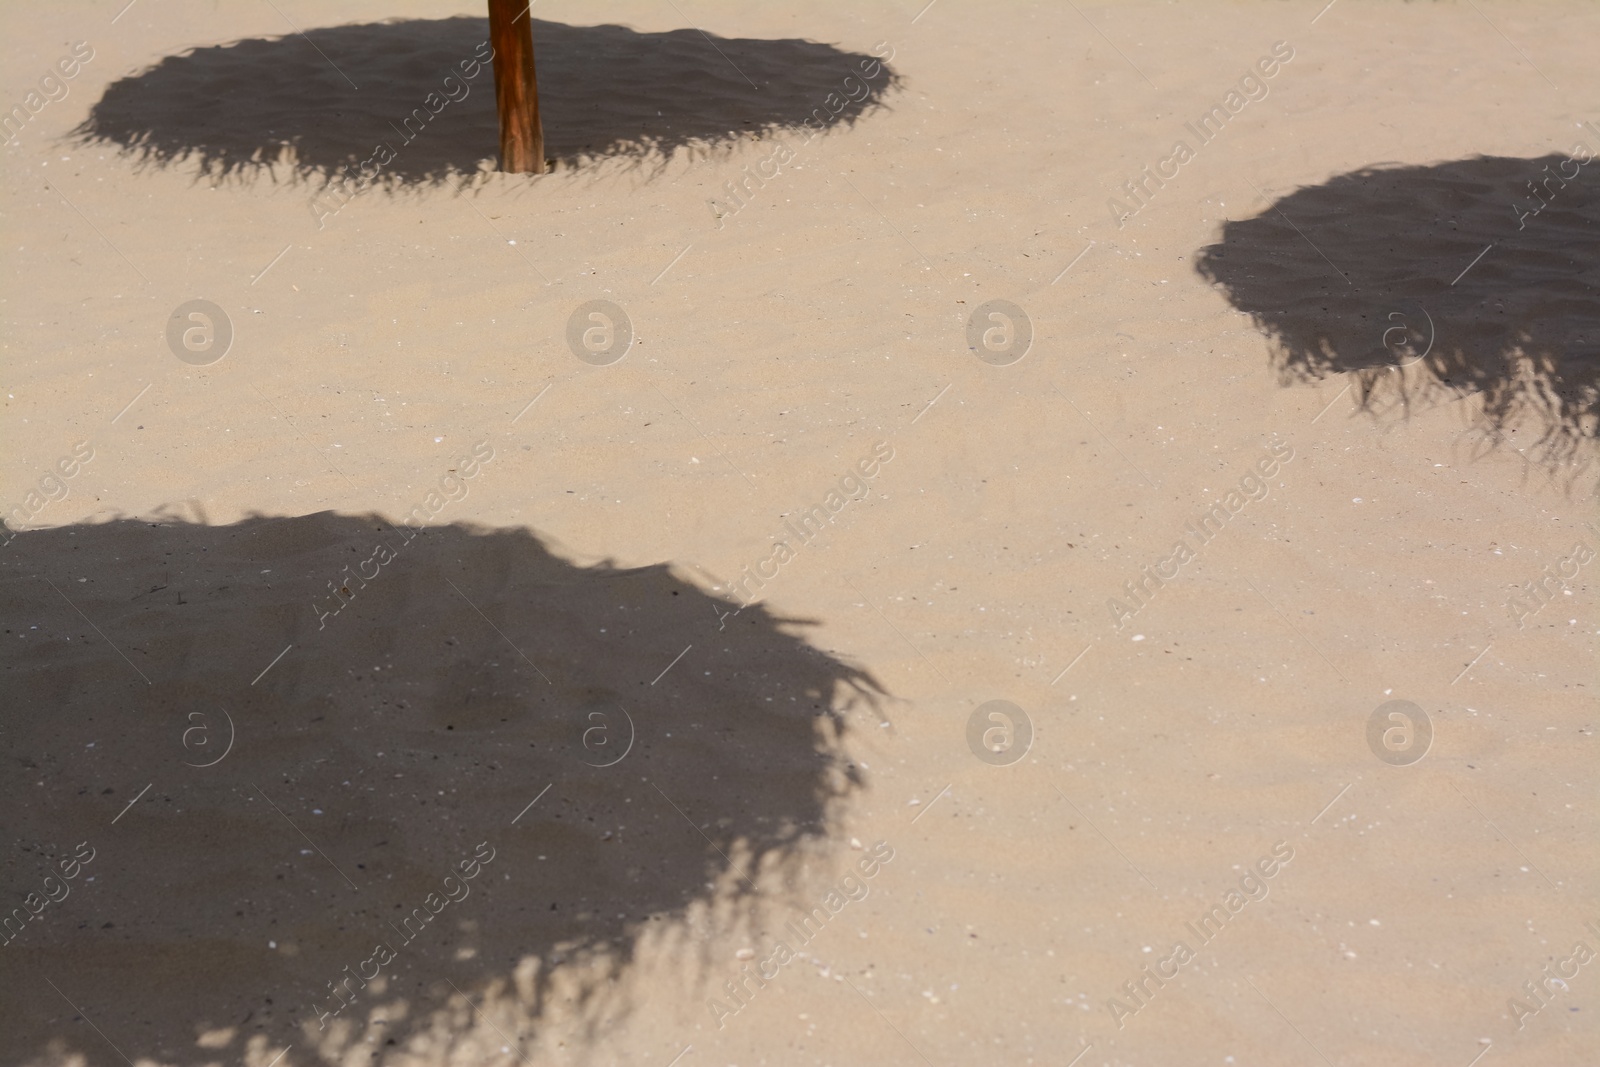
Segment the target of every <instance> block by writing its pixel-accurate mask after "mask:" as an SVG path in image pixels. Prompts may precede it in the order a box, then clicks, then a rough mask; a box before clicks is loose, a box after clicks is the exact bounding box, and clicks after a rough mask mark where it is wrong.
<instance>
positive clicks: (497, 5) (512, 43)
mask: <svg viewBox="0 0 1600 1067" xmlns="http://www.w3.org/2000/svg"><path fill="white" fill-rule="evenodd" d="M489 44H490V46H491V47H493V48H494V99H495V103H496V104H497V105H498V106H499V109H500V169H501V170H503V171H508V172H510V173H512V174H543V173H544V172H545V169H546V168H545V160H544V127H543V126H541V125H540V123H539V86H538V83H537V81H536V80H535V79H534V75H533V18H532V16H530V15H529V14H528V0H489Z"/></svg>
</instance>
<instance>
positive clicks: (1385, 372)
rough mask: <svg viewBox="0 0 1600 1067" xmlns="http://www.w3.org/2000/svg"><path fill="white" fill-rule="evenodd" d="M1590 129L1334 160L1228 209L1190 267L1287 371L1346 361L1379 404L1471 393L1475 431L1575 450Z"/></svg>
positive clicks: (1408, 408) (1592, 243)
mask: <svg viewBox="0 0 1600 1067" xmlns="http://www.w3.org/2000/svg"><path fill="white" fill-rule="evenodd" d="M1596 140H1600V138H1596V137H1590V138H1589V141H1590V142H1591V144H1590V145H1588V146H1584V145H1579V146H1575V147H1576V149H1577V150H1576V153H1575V154H1568V155H1552V156H1545V157H1543V158H1539V159H1514V158H1503V157H1478V158H1473V159H1463V160H1456V161H1452V162H1448V163H1440V164H1436V165H1433V166H1381V167H1378V166H1375V167H1369V168H1364V169H1362V170H1358V171H1354V172H1351V173H1349V174H1341V175H1339V176H1337V177H1335V178H1332V179H1330V180H1328V181H1326V182H1323V183H1322V184H1320V185H1316V186H1311V187H1309V188H1304V189H1299V190H1296V191H1295V192H1293V193H1290V194H1289V195H1287V196H1284V197H1283V198H1281V199H1279V200H1278V201H1276V202H1275V203H1273V204H1272V205H1271V206H1269V207H1268V208H1266V209H1265V210H1263V211H1262V212H1261V213H1260V214H1259V215H1256V216H1255V217H1254V218H1249V219H1241V220H1238V221H1234V222H1229V223H1227V224H1226V225H1225V226H1224V227H1223V231H1222V238H1221V240H1220V241H1219V242H1218V243H1216V244H1213V245H1210V246H1208V247H1206V248H1204V249H1202V250H1201V251H1200V253H1199V255H1198V257H1197V263H1196V269H1197V270H1198V271H1199V272H1200V274H1201V275H1202V276H1203V277H1205V278H1206V279H1208V280H1209V281H1211V282H1213V283H1214V284H1215V285H1216V286H1217V287H1218V288H1220V289H1221V290H1222V291H1223V292H1225V293H1226V294H1227V297H1228V299H1229V300H1230V301H1231V302H1232V303H1233V305H1234V306H1235V307H1237V308H1239V309H1240V310H1241V311H1245V312H1248V313H1249V314H1250V315H1251V316H1252V317H1253V318H1254V319H1255V322H1256V325H1257V326H1258V327H1259V328H1260V329H1262V330H1263V331H1265V332H1266V333H1267V334H1269V335H1270V336H1271V337H1272V338H1273V340H1274V341H1275V342H1276V343H1277V346H1278V352H1277V355H1276V361H1277V369H1278V372H1279V375H1280V379H1281V380H1282V381H1284V382H1285V383H1291V382H1306V381H1316V380H1319V379H1322V378H1326V377H1329V376H1331V375H1336V374H1343V373H1349V374H1350V375H1351V379H1352V384H1353V385H1354V386H1355V392H1356V395H1357V397H1358V399H1359V403H1360V406H1361V408H1362V409H1364V410H1366V411H1368V412H1371V413H1373V414H1375V415H1379V416H1382V415H1384V414H1387V413H1390V412H1400V413H1402V414H1404V413H1410V412H1413V411H1415V410H1417V409H1418V407H1419V405H1420V406H1421V407H1424V408H1426V407H1430V406H1436V405H1439V404H1443V403H1451V402H1454V401H1456V400H1459V399H1463V398H1465V397H1467V396H1469V395H1477V396H1479V397H1481V403H1482V412H1481V415H1479V416H1477V423H1478V425H1477V426H1476V429H1477V430H1478V431H1480V440H1481V441H1482V442H1483V443H1484V445H1485V447H1488V448H1493V447H1498V446H1500V445H1505V444H1509V445H1510V446H1512V447H1515V448H1517V449H1518V450H1519V451H1522V452H1523V453H1524V454H1525V455H1527V456H1529V458H1530V459H1536V460H1538V461H1539V462H1541V463H1543V464H1547V465H1549V466H1550V467H1551V469H1552V470H1554V469H1556V468H1559V467H1562V466H1564V465H1568V464H1573V463H1575V462H1577V461H1578V460H1580V459H1582V458H1584V456H1585V455H1586V453H1587V452H1588V450H1589V446H1590V445H1592V444H1593V442H1594V439H1595V437H1596V432H1597V421H1600V192H1597V188H1600V160H1596V159H1592V158H1591V155H1592V153H1593V152H1594V146H1593V144H1592V142H1594V141H1596Z"/></svg>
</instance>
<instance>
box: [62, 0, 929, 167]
mask: <svg viewBox="0 0 1600 1067" xmlns="http://www.w3.org/2000/svg"><path fill="white" fill-rule="evenodd" d="M533 37H534V44H535V50H536V52H537V56H538V70H539V98H540V110H541V113H542V115H543V122H544V127H545V151H546V154H547V155H548V156H549V157H550V158H552V159H554V160H555V161H556V162H557V163H558V164H559V165H564V166H568V167H571V166H577V165H580V164H582V163H585V162H589V161H594V160H599V159H606V158H622V159H625V160H628V161H631V162H634V163H639V164H649V165H660V164H662V163H664V161H666V160H668V159H670V158H672V157H673V156H674V154H675V153H678V152H680V151H687V152H714V151H717V150H719V149H726V148H728V147H730V146H732V145H733V144H734V143H736V142H737V141H738V140H739V139H740V138H744V137H749V136H753V135H759V134H762V133H764V132H771V131H775V130H780V129H789V128H798V127H802V126H803V125H805V124H807V123H810V124H811V125H812V128H814V129H822V128H827V127H830V126H833V125H846V126H848V125H851V124H853V123H855V122H856V121H857V120H859V119H860V118H861V117H862V116H863V115H864V114H866V113H867V112H869V111H871V110H872V109H874V108H876V107H880V106H882V104H883V100H884V98H885V96H886V95H887V94H888V93H889V92H890V91H891V90H892V89H893V88H894V87H895V86H896V85H897V84H898V80H899V77H898V75H896V74H895V73H894V72H893V71H892V70H890V69H889V68H888V67H887V66H886V65H885V64H884V63H883V62H882V61H881V60H880V59H879V58H878V57H877V56H873V55H866V54H858V53H853V52H848V51H844V50H842V49H839V48H835V47H833V46H831V45H827V44H821V43H818V42H815V41H808V40H800V39H780V40H759V39H752V38H722V37H717V36H715V35H707V34H703V33H701V32H700V31H698V30H693V29H679V30H668V31H664V32H640V31H636V30H632V29H629V28H627V27H625V26H616V25H601V26H573V25H568V24H566V23H560V22H549V21H545V20H540V19H535V20H533ZM487 39H488V21H487V20H486V19H481V18H470V17H464V16H463V17H456V18H446V19H394V20H390V21H386V22H378V23H360V24H353V25H345V26H331V27H322V28H315V29H308V30H307V31H305V33H304V34H303V35H300V34H295V35H287V36H283V37H269V38H250V39H245V40H240V41H234V42H232V43H229V44H223V45H212V46H206V47H200V48H193V49H190V50H189V51H187V52H184V53H182V54H179V55H172V56H168V57H166V58H164V59H162V60H161V61H160V62H158V63H156V64H154V65H152V66H151V67H149V68H148V69H145V70H142V71H139V72H137V73H134V74H131V75H129V76H127V77H124V78H121V79H119V80H117V81H116V82H113V83H112V84H111V85H110V86H109V87H107V89H106V91H105V93H104V95H103V96H102V98H101V99H100V100H99V101H98V102H97V103H95V105H94V106H93V108H92V109H91V111H90V113H89V117H88V118H87V119H86V120H85V121H84V122H83V123H82V125H81V126H80V127H79V128H78V129H77V131H76V135H77V136H78V137H79V138H80V139H81V140H82V141H83V142H86V143H89V144H109V145H113V146H116V147H119V148H121V149H124V150H126V151H127V152H128V153H130V154H132V155H133V156H134V157H135V158H137V159H138V160H140V161H141V162H142V163H144V164H147V165H154V166H161V167H171V166H178V165H190V166H193V167H194V168H195V170H196V173H197V175H200V176H206V177H209V178H211V179H213V180H217V179H225V178H231V179H254V178H262V177H268V176H286V177H287V179H288V180H302V181H307V182H311V183H313V184H326V183H328V182H331V181H335V180H338V179H341V178H345V177H349V178H351V179H354V178H356V177H358V176H359V175H360V174H361V173H362V171H363V169H364V168H365V169H366V170H367V171H368V172H373V173H374V177H373V178H372V181H373V182H374V183H375V184H377V185H379V186H383V187H387V188H391V189H395V188H403V187H409V186H433V185H439V184H442V183H446V182H448V181H451V180H452V179H459V178H461V177H464V176H471V175H474V174H476V173H478V172H480V171H481V170H484V169H492V168H493V166H494V159H495V153H496V148H497V146H498V144H499V133H498V124H497V121H498V120H497V117H496V112H495V104H494V84H493V72H492V69H491V67H490V65H489V63H488V62H487V60H488V59H489V57H490V56H491V55H492V51H491V50H490V49H489V48H488V46H487Z"/></svg>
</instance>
